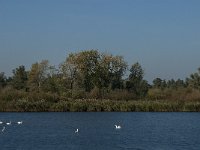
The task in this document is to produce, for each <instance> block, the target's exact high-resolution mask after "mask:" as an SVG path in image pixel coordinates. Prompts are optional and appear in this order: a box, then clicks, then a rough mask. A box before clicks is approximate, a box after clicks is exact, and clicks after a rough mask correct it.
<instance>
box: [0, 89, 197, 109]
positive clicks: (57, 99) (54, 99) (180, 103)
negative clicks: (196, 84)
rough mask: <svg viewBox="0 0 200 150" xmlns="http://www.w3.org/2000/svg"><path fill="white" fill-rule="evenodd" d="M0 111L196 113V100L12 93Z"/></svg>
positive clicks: (0, 104)
mask: <svg viewBox="0 0 200 150" xmlns="http://www.w3.org/2000/svg"><path fill="white" fill-rule="evenodd" d="M0 111H1V112H41V111H42V112H48V111H52V112H68V111H72V112H96V111H98V112H103V111H106V112H112V111H117V112H120V111H121V112H199V111H200V101H199V100H198V99H196V98H195V99H194V100H181V99H180V98H179V99H173V100H171V99H162V100H155V99H151V100H150V98H149V99H141V100H113V99H112V100H111V99H72V98H67V97H66V96H65V97H62V96H58V95H57V94H51V93H30V92H22V91H21V92H20V91H15V90H12V91H11V90H8V91H4V92H3V93H1V94H0Z"/></svg>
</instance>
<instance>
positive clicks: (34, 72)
mask: <svg viewBox="0 0 200 150" xmlns="http://www.w3.org/2000/svg"><path fill="white" fill-rule="evenodd" d="M48 67H49V62H48V60H43V61H41V62H40V63H38V62H37V63H34V64H32V66H31V70H30V72H29V76H28V79H29V80H28V84H29V88H30V90H32V91H38V92H39V91H40V90H41V87H42V84H43V83H44V81H45V78H46V77H47V71H48Z"/></svg>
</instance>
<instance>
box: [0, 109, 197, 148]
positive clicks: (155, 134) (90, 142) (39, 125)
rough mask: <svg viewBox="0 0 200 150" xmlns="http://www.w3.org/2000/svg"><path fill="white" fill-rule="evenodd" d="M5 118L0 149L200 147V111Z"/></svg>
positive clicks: (10, 115) (9, 115)
mask: <svg viewBox="0 0 200 150" xmlns="http://www.w3.org/2000/svg"><path fill="white" fill-rule="evenodd" d="M21 120H22V121H23V124H22V125H18V124H17V123H16V122H17V121H21ZM0 121H3V124H0V128H1V129H0V149H1V150H4V149H5V150H45V149H46V150H47V149H48V150H199V149H200V113H120V112H118V113H116V112H113V113H107V112H105V113H0ZM10 121H11V125H6V124H5V123H6V122H10ZM115 124H117V125H121V127H122V128H121V129H120V130H116V129H115V126H114V125H115ZM3 127H5V130H4V131H3V132H2V129H3ZM77 128H78V129H79V132H78V133H75V130H76V129H77Z"/></svg>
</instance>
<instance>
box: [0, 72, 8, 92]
mask: <svg viewBox="0 0 200 150" xmlns="http://www.w3.org/2000/svg"><path fill="white" fill-rule="evenodd" d="M6 80H7V79H6V76H5V73H4V72H1V73H0V89H2V88H4V87H5V86H6Z"/></svg>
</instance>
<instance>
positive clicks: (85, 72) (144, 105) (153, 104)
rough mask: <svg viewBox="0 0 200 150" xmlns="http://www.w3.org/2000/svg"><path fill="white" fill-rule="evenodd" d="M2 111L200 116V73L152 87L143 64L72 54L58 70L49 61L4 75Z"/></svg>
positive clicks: (0, 85) (90, 52) (91, 52)
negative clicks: (187, 113) (193, 113)
mask: <svg viewBox="0 0 200 150" xmlns="http://www.w3.org/2000/svg"><path fill="white" fill-rule="evenodd" d="M125 76H128V77H127V78H125ZM0 111H200V69H199V70H198V72H197V73H194V74H191V76H190V77H188V78H186V79H185V80H181V79H178V80H174V79H171V80H168V81H167V80H163V79H161V78H155V79H154V80H153V83H152V84H151V85H150V84H149V83H148V82H147V81H146V80H144V70H143V69H142V66H141V65H140V64H139V63H138V62H136V63H134V64H132V65H131V66H130V67H129V66H128V64H127V63H126V61H125V60H124V58H123V57H122V56H113V55H110V54H106V53H100V52H99V51H98V50H86V51H81V52H78V53H71V54H69V55H68V56H67V58H66V60H65V61H64V62H62V63H61V64H60V65H59V67H58V68H56V67H55V66H51V65H50V64H49V61H48V60H43V61H41V62H36V63H34V64H32V66H31V68H30V70H26V68H25V66H23V65H21V66H19V67H17V68H16V69H14V70H13V76H11V77H6V76H5V74H4V72H1V73H0Z"/></svg>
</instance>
